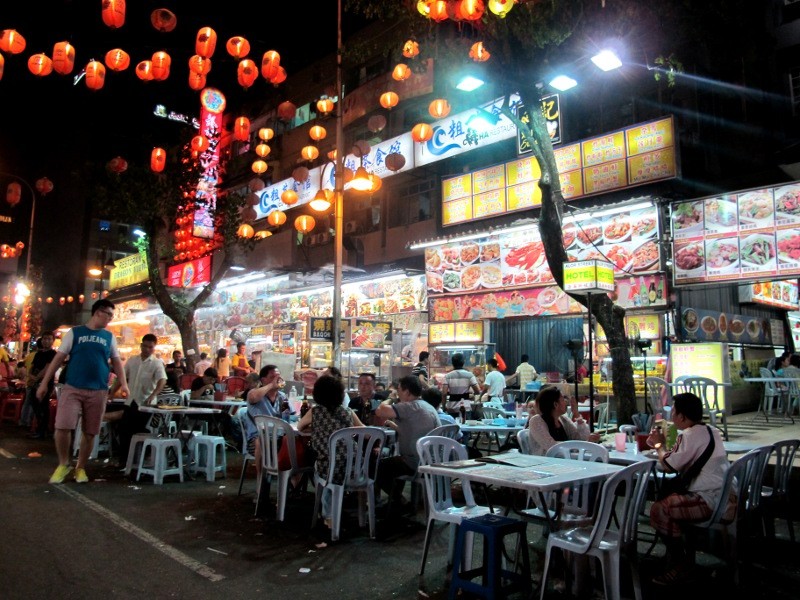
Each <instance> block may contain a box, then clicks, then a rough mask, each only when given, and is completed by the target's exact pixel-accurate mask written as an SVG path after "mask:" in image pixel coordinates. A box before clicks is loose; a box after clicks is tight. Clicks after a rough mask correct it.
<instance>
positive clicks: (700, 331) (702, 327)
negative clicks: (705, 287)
mask: <svg viewBox="0 0 800 600" xmlns="http://www.w3.org/2000/svg"><path fill="white" fill-rule="evenodd" d="M681 330H682V333H683V337H684V339H687V340H691V341H699V342H736V343H742V344H772V338H771V331H770V323H769V319H761V318H759V317H748V316H744V315H734V314H729V313H721V312H718V311H713V310H701V309H699V308H684V309H683V310H682V312H681Z"/></svg>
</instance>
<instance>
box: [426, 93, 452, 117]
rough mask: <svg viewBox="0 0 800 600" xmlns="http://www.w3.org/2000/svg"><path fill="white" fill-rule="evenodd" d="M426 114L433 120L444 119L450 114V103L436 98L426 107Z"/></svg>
mask: <svg viewBox="0 0 800 600" xmlns="http://www.w3.org/2000/svg"><path fill="white" fill-rule="evenodd" d="M428 112H429V113H430V114H431V116H432V117H433V118H434V119H444V118H445V117H446V116H447V115H449V114H450V103H449V102H448V101H447V100H445V99H444V98H437V99H436V100H434V101H433V102H431V103H430V104H429V105H428Z"/></svg>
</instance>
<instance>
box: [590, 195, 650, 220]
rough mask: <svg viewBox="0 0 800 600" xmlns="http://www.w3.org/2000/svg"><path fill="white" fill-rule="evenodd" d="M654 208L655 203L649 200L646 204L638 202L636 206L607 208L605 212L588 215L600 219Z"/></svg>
mask: <svg viewBox="0 0 800 600" xmlns="http://www.w3.org/2000/svg"><path fill="white" fill-rule="evenodd" d="M652 206H653V203H652V202H651V201H649V200H647V201H644V202H637V203H636V204H630V205H628V206H616V207H614V208H607V209H604V210H597V211H591V212H589V213H586V216H587V217H592V218H595V219H596V218H598V217H605V216H606V215H614V214H617V213H619V212H622V211H624V210H639V209H641V208H650V207H652Z"/></svg>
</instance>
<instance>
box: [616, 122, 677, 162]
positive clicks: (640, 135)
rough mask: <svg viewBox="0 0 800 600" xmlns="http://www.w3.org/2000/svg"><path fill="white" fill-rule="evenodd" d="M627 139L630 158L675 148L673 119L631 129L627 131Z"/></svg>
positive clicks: (635, 126)
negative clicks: (653, 151)
mask: <svg viewBox="0 0 800 600" xmlns="http://www.w3.org/2000/svg"><path fill="white" fill-rule="evenodd" d="M625 137H626V138H627V143H628V156H636V155H637V154H642V153H644V152H650V151H652V150H661V149H662V148H667V147H674V146H675V140H674V139H673V132H672V117H668V118H666V119H661V120H660V121H653V122H652V123H644V124H642V125H634V126H633V127H629V128H628V129H626V130H625Z"/></svg>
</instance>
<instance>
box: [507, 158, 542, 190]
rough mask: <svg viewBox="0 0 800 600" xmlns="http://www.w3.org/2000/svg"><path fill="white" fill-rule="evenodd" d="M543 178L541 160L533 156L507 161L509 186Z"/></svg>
mask: <svg viewBox="0 0 800 600" xmlns="http://www.w3.org/2000/svg"><path fill="white" fill-rule="evenodd" d="M541 178H542V169H541V167H539V162H538V161H537V160H536V159H535V158H534V157H533V156H529V157H527V158H520V159H519V160H512V161H511V162H509V163H506V183H507V184H508V185H509V186H513V185H516V184H518V183H528V182H531V181H536V180H538V179H541Z"/></svg>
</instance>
